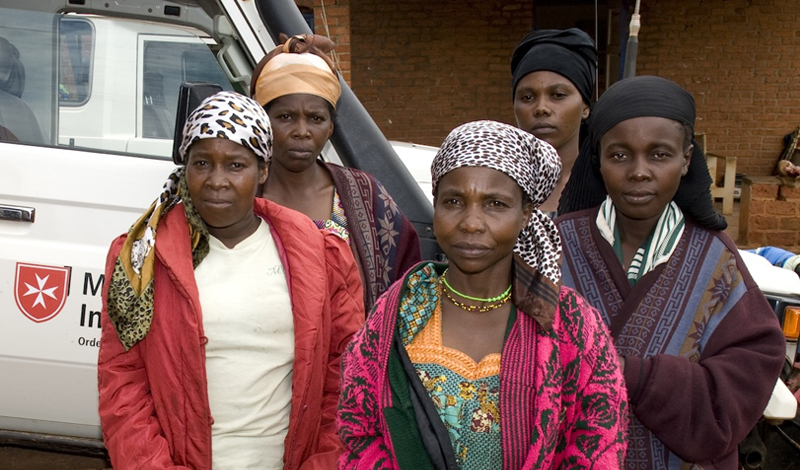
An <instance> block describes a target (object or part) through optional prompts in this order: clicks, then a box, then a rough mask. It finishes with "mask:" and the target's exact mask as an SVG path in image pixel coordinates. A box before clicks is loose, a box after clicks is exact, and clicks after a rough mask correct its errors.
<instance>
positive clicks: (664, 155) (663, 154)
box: [653, 152, 670, 160]
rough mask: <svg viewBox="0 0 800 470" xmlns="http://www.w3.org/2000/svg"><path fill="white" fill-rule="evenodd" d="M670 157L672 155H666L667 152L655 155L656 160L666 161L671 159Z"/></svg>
mask: <svg viewBox="0 0 800 470" xmlns="http://www.w3.org/2000/svg"><path fill="white" fill-rule="evenodd" d="M669 157H670V155H669V154H668V153H666V152H657V153H655V154H653V158H655V159H656V160H664V159H665V158H669Z"/></svg>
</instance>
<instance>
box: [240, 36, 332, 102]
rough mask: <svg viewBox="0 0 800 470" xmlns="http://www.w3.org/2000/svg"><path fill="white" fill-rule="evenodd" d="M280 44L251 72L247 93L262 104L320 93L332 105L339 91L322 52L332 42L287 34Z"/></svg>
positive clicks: (318, 94)
mask: <svg viewBox="0 0 800 470" xmlns="http://www.w3.org/2000/svg"><path fill="white" fill-rule="evenodd" d="M281 40H282V41H284V42H283V44H281V45H279V46H278V47H276V48H275V49H273V50H272V51H270V52H269V53H268V54H267V55H265V56H264V58H263V59H261V62H259V63H258V65H257V66H256V69H255V70H254V72H253V75H254V77H256V79H255V80H253V81H252V83H251V85H250V95H251V96H252V97H253V98H254V99H255V100H256V101H258V102H259V104H261V106H265V105H266V104H267V103H269V102H271V101H272V100H274V99H276V98H280V97H281V96H286V95H293V94H297V93H303V94H308V95H314V96H319V97H320V98H322V99H324V100H325V101H327V102H328V103H330V104H331V105H332V106H333V107H334V108H336V102H337V101H338V100H339V95H341V94H342V89H341V87H340V85H339V77H338V75H337V73H336V68H335V67H334V66H333V63H332V62H331V61H330V59H328V57H327V56H326V55H325V54H326V53H327V52H330V51H331V50H332V49H333V47H334V43H333V41H331V40H330V39H328V38H326V37H324V36H315V35H313V34H302V35H297V36H292V37H291V38H289V37H287V36H286V35H285V34H281Z"/></svg>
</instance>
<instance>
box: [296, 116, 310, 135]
mask: <svg viewBox="0 0 800 470" xmlns="http://www.w3.org/2000/svg"><path fill="white" fill-rule="evenodd" d="M309 129H310V128H309V126H308V122H306V120H305V119H298V120H297V125H296V126H295V127H294V135H296V136H298V137H308V136H309V135H310V134H311V132H309Z"/></svg>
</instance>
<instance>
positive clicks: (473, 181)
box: [433, 167, 533, 274]
mask: <svg viewBox="0 0 800 470" xmlns="http://www.w3.org/2000/svg"><path fill="white" fill-rule="evenodd" d="M532 210H533V205H532V204H530V203H527V204H525V206H524V207H523V193H522V188H520V187H519V185H518V184H517V182H516V181H514V180H513V179H511V178H510V177H509V176H508V175H506V174H504V173H503V172H500V171H497V170H494V169H492V168H486V167H461V168H456V169H455V170H453V171H451V172H449V173H447V174H446V175H444V176H443V177H442V179H441V180H440V181H439V183H438V185H437V188H436V196H435V197H434V202H433V231H434V233H435V234H436V240H437V241H438V242H439V245H440V246H441V248H442V250H443V251H444V252H445V254H446V255H447V257H448V258H449V259H450V266H451V267H453V266H454V265H455V267H456V268H457V269H458V270H460V271H461V272H463V273H465V274H477V273H480V272H484V271H486V270H487V269H491V268H492V267H495V266H498V265H499V264H500V263H501V262H502V261H509V262H510V260H511V256H512V253H513V249H514V245H515V244H516V242H517V237H518V236H519V234H520V232H521V231H522V229H523V228H524V227H525V225H526V224H527V222H528V218H529V217H530V215H531V211H532Z"/></svg>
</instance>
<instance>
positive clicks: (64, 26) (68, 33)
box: [58, 18, 94, 106]
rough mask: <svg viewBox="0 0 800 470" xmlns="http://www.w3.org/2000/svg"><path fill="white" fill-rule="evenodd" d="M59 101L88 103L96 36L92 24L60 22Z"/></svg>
mask: <svg viewBox="0 0 800 470" xmlns="http://www.w3.org/2000/svg"><path fill="white" fill-rule="evenodd" d="M60 29H61V31H60V41H59V42H60V50H59V52H60V54H61V57H60V60H59V83H58V101H59V103H60V104H61V106H80V105H82V104H84V103H86V101H87V100H88V99H89V94H90V92H91V81H92V53H93V52H94V47H93V46H94V34H93V30H92V24H91V23H90V22H88V21H86V20H82V19H77V18H64V19H62V20H61V28H60Z"/></svg>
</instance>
